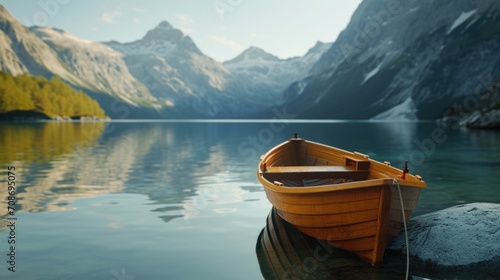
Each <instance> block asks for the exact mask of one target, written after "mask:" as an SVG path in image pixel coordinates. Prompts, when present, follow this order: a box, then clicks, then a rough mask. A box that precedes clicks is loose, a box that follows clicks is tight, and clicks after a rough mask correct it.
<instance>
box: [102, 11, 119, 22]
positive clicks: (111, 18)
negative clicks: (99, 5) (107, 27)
mask: <svg viewBox="0 0 500 280" xmlns="http://www.w3.org/2000/svg"><path fill="white" fill-rule="evenodd" d="M121 15H122V13H121V12H119V11H113V12H109V13H103V14H102V16H101V20H102V21H104V22H107V23H113V22H115V18H116V17H119V16H121Z"/></svg>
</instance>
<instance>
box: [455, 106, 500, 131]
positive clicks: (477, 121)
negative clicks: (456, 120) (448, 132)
mask: <svg viewBox="0 0 500 280" xmlns="http://www.w3.org/2000/svg"><path fill="white" fill-rule="evenodd" d="M460 124H461V125H463V126H466V127H469V128H499V127H500V110H492V111H489V112H478V111H476V112H474V113H472V114H471V115H470V116H469V117H468V118H466V119H465V120H463V121H462V122H461V123H460Z"/></svg>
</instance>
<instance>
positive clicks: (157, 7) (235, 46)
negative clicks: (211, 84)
mask: <svg viewBox="0 0 500 280" xmlns="http://www.w3.org/2000/svg"><path fill="white" fill-rule="evenodd" d="M0 3H1V4H2V5H4V6H5V7H6V8H7V9H8V10H9V11H10V12H11V13H12V14H13V15H14V16H15V17H16V18H17V19H19V20H20V21H21V22H22V23H23V24H24V25H27V26H30V25H48V26H52V27H56V28H60V29H63V30H65V31H67V32H69V33H71V34H73V35H76V36H77V37H80V38H83V39H88V40H94V41H110V40H117V41H119V42H131V41H134V40H137V39H140V38H142V36H144V34H146V32H147V31H148V30H150V29H153V28H154V27H155V26H157V25H158V23H159V22H160V21H162V20H167V21H168V22H170V23H171V24H172V25H173V26H174V27H176V28H178V29H181V30H182V31H184V33H185V34H187V35H189V36H190V37H191V38H192V39H193V40H194V42H195V43H196V44H197V45H198V47H199V48H200V49H201V51H203V52H204V53H205V54H207V55H209V56H210V57H212V58H214V59H215V60H217V61H225V60H228V59H231V58H233V57H235V56H236V55H238V54H239V53H241V52H242V51H243V50H244V49H246V48H248V47H250V46H257V47H260V48H263V49H264V50H266V51H267V52H270V53H272V54H274V55H277V56H278V57H281V58H288V57H292V56H299V55H304V54H305V53H306V52H307V50H308V49H309V48H311V47H313V46H314V44H315V43H316V41H318V40H319V41H323V42H333V41H335V39H336V38H337V36H338V34H339V33H340V32H341V31H342V30H343V29H344V28H345V27H346V26H347V24H348V22H349V20H350V18H351V16H352V14H353V13H354V11H355V9H356V8H357V7H358V5H359V4H360V3H361V0H309V1H307V0H268V1H264V0H175V1H174V0H163V1H161V0H142V1H137V0H136V1H133V0H122V1H118V0H101V1H97V0H87V1H83V0H22V1H19V0H0Z"/></svg>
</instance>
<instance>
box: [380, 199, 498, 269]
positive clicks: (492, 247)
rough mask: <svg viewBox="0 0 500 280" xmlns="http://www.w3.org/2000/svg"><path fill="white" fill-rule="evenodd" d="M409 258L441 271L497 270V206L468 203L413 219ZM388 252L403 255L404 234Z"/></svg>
mask: <svg viewBox="0 0 500 280" xmlns="http://www.w3.org/2000/svg"><path fill="white" fill-rule="evenodd" d="M408 234H409V245H410V255H411V256H412V257H413V258H416V259H418V260H421V261H423V262H424V263H429V262H430V263H432V264H435V265H439V266H444V267H455V266H462V267H463V266H468V265H474V264H478V263H485V262H494V263H497V265H495V266H496V267H500V204H491V203H472V204H465V205H459V206H454V207H451V208H447V209H444V210H441V211H437V212H433V213H429V214H425V215H422V216H418V217H415V218H413V219H412V220H411V221H410V223H409V225H408ZM389 250H394V251H400V252H403V253H404V252H406V245H405V236H404V232H403V233H401V234H400V235H399V236H398V237H397V239H396V240H395V241H394V242H393V243H392V244H391V245H390V246H389Z"/></svg>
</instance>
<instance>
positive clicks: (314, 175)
mask: <svg viewBox="0 0 500 280" xmlns="http://www.w3.org/2000/svg"><path fill="white" fill-rule="evenodd" d="M368 174H369V171H368V170H356V167H354V166H335V165H331V166H330V165H324V166H316V165H315V166H270V167H268V168H266V170H265V172H264V174H263V175H264V177H265V178H266V179H268V180H270V181H279V180H310V179H325V178H344V179H353V180H364V179H366V177H368Z"/></svg>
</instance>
